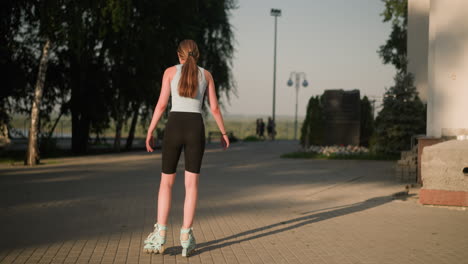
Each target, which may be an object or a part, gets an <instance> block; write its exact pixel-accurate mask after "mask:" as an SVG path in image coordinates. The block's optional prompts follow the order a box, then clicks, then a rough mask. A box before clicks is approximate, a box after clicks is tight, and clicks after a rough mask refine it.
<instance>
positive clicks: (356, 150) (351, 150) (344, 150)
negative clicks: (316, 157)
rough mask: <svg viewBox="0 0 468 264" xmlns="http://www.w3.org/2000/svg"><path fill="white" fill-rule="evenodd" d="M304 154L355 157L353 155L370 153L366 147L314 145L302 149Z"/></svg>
mask: <svg viewBox="0 0 468 264" xmlns="http://www.w3.org/2000/svg"><path fill="white" fill-rule="evenodd" d="M301 151H302V152H309V153H310V152H313V153H317V154H322V155H325V156H330V155H333V154H335V155H353V154H364V153H369V149H368V148H366V147H361V146H352V145H347V146H337V145H333V146H316V145H312V146H310V147H308V148H302V149H301Z"/></svg>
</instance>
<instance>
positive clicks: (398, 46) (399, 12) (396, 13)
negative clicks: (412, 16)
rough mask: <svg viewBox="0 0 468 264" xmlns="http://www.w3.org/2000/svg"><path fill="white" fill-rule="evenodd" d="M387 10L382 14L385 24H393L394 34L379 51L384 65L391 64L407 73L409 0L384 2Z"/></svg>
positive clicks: (384, 0) (388, 0)
mask: <svg viewBox="0 0 468 264" xmlns="http://www.w3.org/2000/svg"><path fill="white" fill-rule="evenodd" d="M382 1H383V2H384V3H385V10H384V11H383V12H382V13H381V14H380V15H381V16H382V17H383V22H389V21H391V23H392V32H391V33H390V36H389V37H388V39H387V41H386V43H385V44H384V45H381V46H380V48H379V50H378V51H377V52H378V54H379V56H380V57H381V58H382V61H383V63H384V64H388V63H391V64H393V65H394V66H395V68H396V69H397V70H399V71H404V72H406V65H407V57H406V53H407V52H406V39H407V36H406V35H407V25H408V0H382Z"/></svg>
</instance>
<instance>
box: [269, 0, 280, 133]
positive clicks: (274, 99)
mask: <svg viewBox="0 0 468 264" xmlns="http://www.w3.org/2000/svg"><path fill="white" fill-rule="evenodd" d="M270 14H271V15H272V16H274V17H275V40H274V48H273V113H272V117H271V118H272V119H273V124H275V102H276V25H277V19H278V17H279V16H281V9H275V8H272V9H271V11H270Z"/></svg>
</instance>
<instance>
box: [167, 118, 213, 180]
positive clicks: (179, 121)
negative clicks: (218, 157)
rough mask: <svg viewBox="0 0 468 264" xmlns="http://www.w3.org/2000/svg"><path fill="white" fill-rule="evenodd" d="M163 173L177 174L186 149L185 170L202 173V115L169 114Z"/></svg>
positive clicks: (203, 135) (203, 128)
mask: <svg viewBox="0 0 468 264" xmlns="http://www.w3.org/2000/svg"><path fill="white" fill-rule="evenodd" d="M162 144H163V145H162V172H163V173H165V174H173V173H175V172H176V169H177V164H178V162H179V157H180V153H181V152H182V148H184V157H185V170H186V171H189V172H192V173H200V168H201V163H202V159H203V154H204V152H205V124H204V123H203V117H202V115H201V113H195V112H175V111H174V112H169V118H168V120H167V123H166V129H165V131H164V137H163V143H162Z"/></svg>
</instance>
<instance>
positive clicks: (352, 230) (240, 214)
mask: <svg viewBox="0 0 468 264" xmlns="http://www.w3.org/2000/svg"><path fill="white" fill-rule="evenodd" d="M295 148H296V146H295V145H294V144H293V143H292V142H287V141H282V142H281V141H280V142H273V143H264V142H260V143H238V144H234V145H233V146H232V148H231V149H230V150H229V151H227V152H222V151H220V150H217V149H214V148H209V149H208V150H207V152H206V156H205V160H204V164H203V165H204V167H203V168H202V176H201V178H200V192H199V205H198V209H197V215H196V219H195V223H194V233H195V236H196V238H197V242H198V251H197V253H196V254H194V255H193V256H192V257H190V258H188V259H186V258H182V257H181V256H180V252H181V247H180V246H179V229H180V225H181V221H182V203H183V199H184V189H183V174H182V173H181V172H180V173H179V175H178V176H177V177H178V178H177V180H176V186H175V189H174V192H173V205H172V209H171V217H170V224H169V228H170V231H169V236H168V244H167V245H168V247H169V248H168V250H167V253H165V254H164V255H150V254H146V253H144V252H142V241H143V240H144V239H145V238H146V236H147V234H148V233H149V232H150V231H151V230H152V228H153V224H154V222H155V217H156V195H157V188H158V183H159V172H160V154H158V153H156V154H148V153H145V152H136V153H131V154H122V155H104V156H96V157H86V158H69V159H63V160H61V161H60V162H59V163H56V164H51V165H45V166H39V167H36V168H20V167H17V168H0V232H1V235H0V262H1V263H188V262H189V263H216V264H217V263H345V264H346V263H424V264H427V263H457V264H459V263H468V210H466V211H464V210H454V209H449V208H440V207H427V206H421V205H419V204H418V203H417V200H416V198H417V197H416V195H417V190H415V189H412V190H411V192H410V195H409V197H404V199H401V198H400V199H394V197H393V196H392V194H394V193H397V192H401V191H403V190H404V184H401V183H398V182H396V181H395V180H394V178H393V172H392V166H393V163H392V162H385V161H327V160H290V159H280V158H279V155H280V154H281V153H284V152H288V151H291V150H294V149H295ZM182 157H183V155H182ZM181 165H183V162H182V161H181V163H180V166H181ZM181 168H182V166H181Z"/></svg>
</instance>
